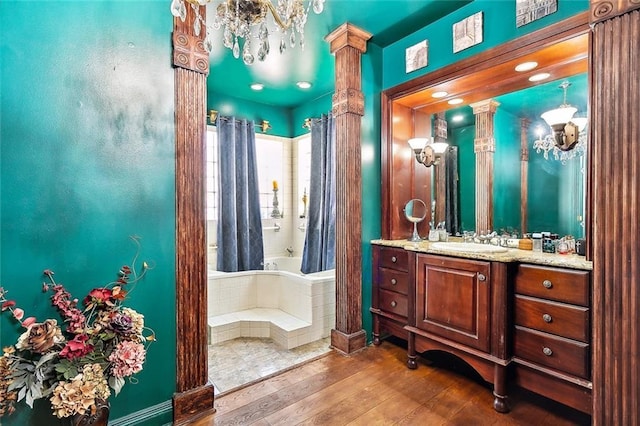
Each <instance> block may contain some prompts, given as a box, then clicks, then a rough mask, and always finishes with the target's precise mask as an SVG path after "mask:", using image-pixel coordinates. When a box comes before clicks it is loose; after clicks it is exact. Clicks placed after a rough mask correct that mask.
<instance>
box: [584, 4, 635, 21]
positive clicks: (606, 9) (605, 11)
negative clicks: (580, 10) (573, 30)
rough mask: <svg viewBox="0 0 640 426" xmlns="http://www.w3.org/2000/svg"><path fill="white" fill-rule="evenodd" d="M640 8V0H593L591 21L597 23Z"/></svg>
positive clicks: (590, 8) (590, 10)
mask: <svg viewBox="0 0 640 426" xmlns="http://www.w3.org/2000/svg"><path fill="white" fill-rule="evenodd" d="M636 9H640V0H591V3H590V7H589V22H591V23H592V24H595V23H597V22H601V21H604V20H606V19H611V18H615V17H616V16H620V15H623V14H625V13H628V12H631V11H632V10H636Z"/></svg>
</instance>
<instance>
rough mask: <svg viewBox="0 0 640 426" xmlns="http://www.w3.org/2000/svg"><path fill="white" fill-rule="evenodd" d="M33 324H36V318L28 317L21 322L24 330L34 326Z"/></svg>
mask: <svg viewBox="0 0 640 426" xmlns="http://www.w3.org/2000/svg"><path fill="white" fill-rule="evenodd" d="M35 322H36V317H29V318H27V319H25V320H24V321H22V326H23V327H24V328H29V326H30V325H33V324H35Z"/></svg>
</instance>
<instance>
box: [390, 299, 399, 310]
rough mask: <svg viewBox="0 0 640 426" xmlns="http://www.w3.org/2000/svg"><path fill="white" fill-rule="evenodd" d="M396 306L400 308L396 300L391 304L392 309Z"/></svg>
mask: <svg viewBox="0 0 640 426" xmlns="http://www.w3.org/2000/svg"><path fill="white" fill-rule="evenodd" d="M396 306H398V302H396V301H395V300H394V301H392V302H391V307H392V308H395V307H396Z"/></svg>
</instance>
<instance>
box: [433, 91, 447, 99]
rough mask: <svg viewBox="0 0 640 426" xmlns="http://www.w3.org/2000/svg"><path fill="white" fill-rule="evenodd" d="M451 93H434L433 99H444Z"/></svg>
mask: <svg viewBox="0 0 640 426" xmlns="http://www.w3.org/2000/svg"><path fill="white" fill-rule="evenodd" d="M448 94H449V93H447V92H445V91H442V92H433V94H432V95H431V97H432V98H444V97H445V96H447V95H448Z"/></svg>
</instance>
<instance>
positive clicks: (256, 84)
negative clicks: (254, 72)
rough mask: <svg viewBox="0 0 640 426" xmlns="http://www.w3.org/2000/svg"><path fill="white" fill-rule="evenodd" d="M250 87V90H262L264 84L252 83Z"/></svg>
mask: <svg viewBox="0 0 640 426" xmlns="http://www.w3.org/2000/svg"><path fill="white" fill-rule="evenodd" d="M250 87H251V90H262V89H264V84H262V83H253V84H252V85H251V86H250Z"/></svg>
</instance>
